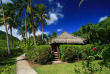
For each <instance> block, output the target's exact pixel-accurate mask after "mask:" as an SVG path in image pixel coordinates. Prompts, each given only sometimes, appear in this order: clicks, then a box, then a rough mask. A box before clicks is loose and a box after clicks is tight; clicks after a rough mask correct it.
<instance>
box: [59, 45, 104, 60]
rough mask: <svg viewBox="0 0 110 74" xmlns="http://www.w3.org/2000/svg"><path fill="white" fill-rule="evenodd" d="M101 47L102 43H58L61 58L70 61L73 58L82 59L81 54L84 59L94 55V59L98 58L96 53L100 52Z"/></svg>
mask: <svg viewBox="0 0 110 74" xmlns="http://www.w3.org/2000/svg"><path fill="white" fill-rule="evenodd" d="M93 47H96V48H97V51H94V50H93ZM103 47H104V46H102V45H60V51H61V60H62V61H70V59H71V60H73V59H75V58H77V59H79V58H81V59H82V55H83V54H84V58H85V59H87V57H88V56H94V55H95V57H96V59H99V58H100V57H99V56H97V55H99V54H100V53H101V52H102V49H103ZM73 57H74V58H73Z"/></svg>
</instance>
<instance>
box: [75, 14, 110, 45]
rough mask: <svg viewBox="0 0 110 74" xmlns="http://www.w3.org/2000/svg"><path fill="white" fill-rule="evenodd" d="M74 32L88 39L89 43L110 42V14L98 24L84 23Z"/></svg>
mask: <svg viewBox="0 0 110 74" xmlns="http://www.w3.org/2000/svg"><path fill="white" fill-rule="evenodd" d="M73 34H74V35H77V36H81V37H83V38H85V39H87V43H90V44H108V43H110V16H108V17H107V18H106V19H105V20H104V21H101V22H99V23H97V24H93V23H88V24H87V25H86V26H84V25H82V26H81V28H80V30H78V31H77V32H73Z"/></svg>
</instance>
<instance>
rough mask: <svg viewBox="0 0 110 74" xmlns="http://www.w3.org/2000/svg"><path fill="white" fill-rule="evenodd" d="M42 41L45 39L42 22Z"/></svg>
mask: <svg viewBox="0 0 110 74" xmlns="http://www.w3.org/2000/svg"><path fill="white" fill-rule="evenodd" d="M42 41H43V24H42Z"/></svg>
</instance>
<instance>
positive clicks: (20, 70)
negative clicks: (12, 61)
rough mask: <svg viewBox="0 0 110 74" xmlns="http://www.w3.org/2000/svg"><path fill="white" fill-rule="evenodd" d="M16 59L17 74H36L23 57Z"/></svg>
mask: <svg viewBox="0 0 110 74" xmlns="http://www.w3.org/2000/svg"><path fill="white" fill-rule="evenodd" d="M16 59H17V74H37V72H36V71H34V69H33V68H32V67H31V66H30V65H29V64H28V62H27V61H26V60H24V55H21V56H19V57H17V58H16Z"/></svg>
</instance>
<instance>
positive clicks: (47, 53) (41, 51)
mask: <svg viewBox="0 0 110 74" xmlns="http://www.w3.org/2000/svg"><path fill="white" fill-rule="evenodd" d="M26 56H27V57H28V59H30V60H31V61H33V62H37V63H40V64H46V63H47V62H49V61H51V58H52V55H51V50H50V48H49V46H48V45H40V46H31V47H29V48H28V49H27V50H26Z"/></svg>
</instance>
